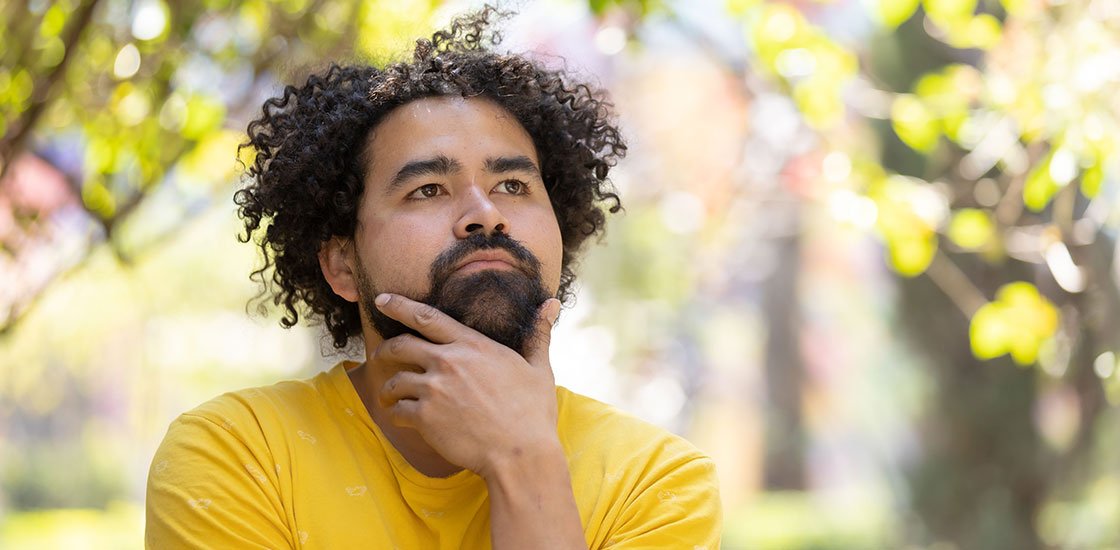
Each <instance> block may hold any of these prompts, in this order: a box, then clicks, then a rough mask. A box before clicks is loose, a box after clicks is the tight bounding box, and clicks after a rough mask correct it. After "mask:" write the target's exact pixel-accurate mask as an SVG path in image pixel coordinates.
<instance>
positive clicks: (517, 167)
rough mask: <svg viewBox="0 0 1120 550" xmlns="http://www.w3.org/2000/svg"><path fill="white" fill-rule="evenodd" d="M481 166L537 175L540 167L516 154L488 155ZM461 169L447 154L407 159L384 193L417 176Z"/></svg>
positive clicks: (496, 170)
mask: <svg viewBox="0 0 1120 550" xmlns="http://www.w3.org/2000/svg"><path fill="white" fill-rule="evenodd" d="M483 168H484V169H485V170H486V171H487V172H489V173H491V174H502V173H505V172H527V173H529V174H532V175H535V176H538V177H539V176H540V169H538V168H537V165H536V163H534V162H533V160H532V159H530V158H529V157H527V156H525V155H518V156H515V157H490V158H488V159H486V163H485V164H484V165H483ZM462 169H463V164H462V163H460V162H459V161H457V160H455V159H453V158H451V157H448V156H447V155H436V156H434V157H432V158H427V159H420V160H413V161H409V162H408V163H406V164H405V165H404V166H402V167H401V169H400V170H397V173H396V174H394V175H393V179H391V180H389V185H388V187H387V188H386V189H385V194H387V195H390V194H393V193H394V192H395V191H396V190H397V189H398V188H400V187H401V186H402V185H404V184H405V183H407V182H408V181H409V180H411V179H413V178H418V177H420V176H446V175H449V174H454V173H455V172H458V171H460V170H462Z"/></svg>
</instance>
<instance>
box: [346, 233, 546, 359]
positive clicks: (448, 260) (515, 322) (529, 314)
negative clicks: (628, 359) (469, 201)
mask: <svg viewBox="0 0 1120 550" xmlns="http://www.w3.org/2000/svg"><path fill="white" fill-rule="evenodd" d="M492 248H500V249H502V250H505V251H506V252H508V253H509V254H510V255H511V256H512V257H513V259H514V264H515V267H516V269H512V270H483V271H477V272H474V273H468V274H466V275H455V267H456V265H457V264H458V263H459V262H460V261H462V260H463V259H464V258H466V257H467V256H468V255H470V254H471V253H473V252H476V251H478V250H486V249H492ZM428 278H429V283H430V284H429V288H430V289H431V290H429V292H428V294H427V295H424V296H413V295H408V294H404V293H398V294H401V295H402V296H405V297H406V298H409V299H412V300H415V301H417V302H422V303H425V304H428V305H430V306H432V307H434V308H436V309H438V310H440V311H442V312H443V313H445V314H447V315H448V316H450V317H451V318H452V319H455V320H456V321H458V322H460V323H462V324H464V325H466V326H468V327H471V328H472V329H474V330H477V331H478V332H480V333H482V334H483V335H484V336H486V337H487V338H489V339H491V340H493V341H495V342H497V343H499V344H502V345H504V346H506V347H508V348H510V349H512V350H514V351H516V352H518V353H520V354H521V355H522V356H524V355H525V353H526V352H527V349H526V345H527V344H528V343H529V340H530V338H531V337H532V336H533V335H534V333H535V332H536V324H537V311H538V309H539V308H540V306H541V304H543V303H544V301H545V300H547V299H548V298H549V293H548V291H547V290H545V287H544V282H543V281H542V280H541V272H540V261H539V260H537V258H536V256H534V255H533V253H532V252H529V250H528V249H526V248H525V247H524V246H522V245H521V243H519V242H517V241H516V240H514V239H513V238H511V237H509V236H507V235H505V234H503V233H495V234H493V235H489V236H488V235H484V234H482V233H474V234H471V235H470V236H469V237H467V238H466V239H463V240H461V241H459V242H457V243H455V245H454V246H452V247H451V248H449V249H447V250H445V251H444V252H443V253H441V254H440V255H439V256H438V257H436V259H435V261H434V262H432V267H431V269H430V272H429V275H428ZM355 279H356V282H357V283H358V297H359V299H360V300H361V302H362V306H363V307H364V309H365V311H366V319H367V320H368V321H369V323H370V324H371V325H372V326H373V328H374V330H376V331H377V333H378V334H380V335H381V337H382V338H384V339H386V340H388V339H389V338H393V337H395V336H400V335H401V334H413V335H415V336H418V337H420V338H424V339H427V338H425V337H424V335H422V334H420V333H419V332H418V331H416V330H414V329H412V328H410V327H408V326H406V325H404V324H403V323H401V322H399V321H397V320H396V319H393V318H391V317H389V316H387V315H385V314H384V313H382V312H381V311H380V310H379V309H377V307H376V305H375V304H374V303H373V300H374V298H376V297H377V295H378V294H380V293H381V292H382V290H380V289H378V288H377V287H375V286H374V285H373V282H372V281H371V280H370V278H369V274H368V273H366V271H365V268H364V267H362V263H361V260H359V261H358V269H357V272H356V277H355ZM388 291H389V292H392V290H391V289H390V290H388Z"/></svg>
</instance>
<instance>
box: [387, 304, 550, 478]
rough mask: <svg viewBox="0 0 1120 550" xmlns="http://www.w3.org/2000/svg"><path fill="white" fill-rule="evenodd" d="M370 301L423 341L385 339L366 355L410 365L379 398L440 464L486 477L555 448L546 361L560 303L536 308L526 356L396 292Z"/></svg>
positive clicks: (389, 382) (393, 418)
mask: <svg viewBox="0 0 1120 550" xmlns="http://www.w3.org/2000/svg"><path fill="white" fill-rule="evenodd" d="M375 304H376V306H377V307H378V309H380V310H381V311H382V312H383V313H385V314H386V315H388V316H389V317H392V318H393V319H396V320H397V321H400V322H401V323H404V324H405V325H407V326H409V327H411V328H413V329H415V330H416V331H417V332H419V333H420V334H422V335H424V338H427V340H424V339H422V338H418V337H416V336H413V335H411V334H404V335H401V336H397V337H395V338H390V339H388V340H385V341H384V342H382V343H381V345H380V346H378V348H377V350H375V351H374V353H373V355H372V357H371V360H372V361H373V362H374V363H375V364H381V365H405V366H409V367H412V368H411V369H405V370H401V371H400V372H398V373H397V374H395V375H393V376H392V377H390V378H389V379H388V380H387V381H386V382H385V384H384V385H383V386H382V387H381V389H380V391H379V392H378V394H377V397H378V402H379V404H380V405H381V406H382V407H385V409H386V412H387V413H388V418H389V421H390V422H392V423H393V424H395V425H397V426H402V427H407V428H412V429H415V430H416V431H418V432H419V433H420V435H421V436H422V437H423V438H424V440H425V441H427V443H428V444H429V445H431V447H432V448H433V449H435V450H436V452H438V453H439V454H440V455H441V456H443V458H444V459H445V460H447V461H448V462H451V463H452V464H455V465H458V466H461V467H463V468H466V469H468V470H471V471H473V472H475V473H476V474H478V475H480V476H482V477H483V478H485V479H490V478H491V476H493V474H494V472H496V471H497V470H498V468H500V467H502V465H503V464H505V463H506V462H507V461H508V460H511V459H514V460H515V459H517V457H519V456H523V455H526V454H528V453H529V452H530V451H536V450H537V449H541V448H546V449H559V437H558V435H557V432H556V420H557V411H556V389H555V380H554V378H553V375H552V366H551V365H550V364H549V359H548V351H549V342H550V340H551V334H552V324H553V323H554V322H555V320H556V317H557V316H558V315H559V312H560V302H559V300H556V299H554V298H550V299H549V300H546V301H545V302H544V304H542V305H541V308H540V309H539V310H538V313H537V325H536V333H535V335H534V337H533V339H532V340H531V341H530V342H529V345H528V346H527V347H528V348H529V349H528V351H527V354H526V356H525V357H522V356H521V355H520V354H518V353H517V352H515V351H513V350H512V349H510V348H508V347H505V346H503V345H501V344H499V343H497V342H494V341H493V340H490V339H489V338H487V337H486V336H484V335H482V334H481V333H479V332H477V331H475V330H474V329H472V328H470V327H468V326H466V325H463V324H462V323H459V322H458V321H456V320H454V319H452V318H451V317H449V316H448V315H446V314H444V313H443V312H441V311H439V310H437V309H436V308H434V307H431V306H429V305H427V304H422V303H419V302H415V301H413V300H409V299H408V298H405V297H403V296H399V295H395V294H381V295H379V296H378V297H377V300H376V301H375ZM416 367H419V369H420V370H421V371H422V372H416V371H415V370H412V369H414V368H416Z"/></svg>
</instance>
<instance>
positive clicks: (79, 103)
mask: <svg viewBox="0 0 1120 550" xmlns="http://www.w3.org/2000/svg"><path fill="white" fill-rule="evenodd" d="M432 9H433V3H432V2H428V1H426V0H425V1H413V2H350V1H345V0H197V1H190V2H165V1H163V0H142V1H137V2H132V1H124V0H61V1H58V2H50V3H47V2H37V1H26V2H18V1H17V2H8V3H5V5H4V6H3V7H2V8H0V20H2V21H3V26H2V27H0V39H2V43H3V44H4V47H3V48H0V129H2V133H3V138H2V139H0V269H2V270H3V271H4V272H5V273H7V275H6V277H5V279H6V281H5V286H6V287H7V288H6V292H4V293H3V294H2V295H0V334H5V333H8V332H10V331H11V330H12V329H13V328H14V327H15V326H16V325H17V322H18V321H19V319H20V318H21V317H22V316H23V315H24V314H26V312H27V311H28V310H29V308H30V307H31V306H32V305H33V304H34V303H35V300H36V298H37V297H38V296H40V295H42V293H43V292H44V291H45V290H46V289H47V288H48V287H49V286H50V284H51V282H52V281H54V280H56V279H57V278H59V277H61V276H63V275H64V274H65V273H67V272H68V271H70V270H73V269H74V268H75V267H77V266H79V265H81V264H82V263H83V262H84V260H85V259H86V258H88V257H89V256H90V254H91V253H92V252H93V251H95V250H97V249H98V248H100V247H108V248H109V249H111V250H112V251H113V253H114V254H115V255H116V257H117V258H119V259H120V261H122V262H126V263H127V262H131V261H133V260H135V259H136V258H137V257H138V256H140V255H142V254H143V253H144V251H145V250H147V249H149V248H150V247H153V246H155V245H157V244H158V243H160V242H161V240H163V239H165V238H167V237H168V236H171V235H174V234H175V233H176V230H177V228H178V227H180V226H181V225H182V224H183V223H185V222H187V221H189V220H190V219H191V218H193V217H194V216H196V215H197V214H198V213H200V212H201V211H204V210H206V209H207V208H208V207H209V205H210V204H212V203H213V202H214V199H215V198H217V197H223V198H224V197H225V196H226V195H228V194H229V193H230V189H231V185H232V183H233V182H234V179H235V178H234V176H235V174H236V173H237V172H236V169H237V164H236V159H234V158H233V157H232V155H231V153H230V152H231V151H234V150H236V146H237V144H238V143H239V142H240V141H241V140H242V134H243V131H242V130H241V129H242V128H243V126H244V125H245V123H246V122H247V121H248V120H249V119H250V118H252V117H253V116H254V115H255V114H256V112H257V110H259V109H260V105H261V104H262V102H263V100H264V98H265V97H267V96H268V95H270V94H271V93H273V92H274V91H275V90H274V88H275V87H276V82H277V80H278V78H282V79H284V80H294V79H295V78H297V77H298V76H299V75H301V74H304V73H306V72H308V70H309V68H310V67H315V66H317V65H320V64H321V63H323V61H322V60H324V59H346V58H350V57H364V58H376V57H377V56H384V55H385V53H384V52H386V51H397V50H400V49H402V48H401V46H403V44H402V41H403V40H405V39H406V38H407V37H408V36H410V35H417V34H418V33H419V32H420V31H424V30H426V27H427V25H426V24H427V19H428V17H429V16H430V15H431V13H432ZM135 221H140V223H134V222H135Z"/></svg>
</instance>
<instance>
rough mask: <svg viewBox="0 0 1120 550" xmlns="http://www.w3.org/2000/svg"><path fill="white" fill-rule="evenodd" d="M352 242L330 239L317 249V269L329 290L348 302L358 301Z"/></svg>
mask: <svg viewBox="0 0 1120 550" xmlns="http://www.w3.org/2000/svg"><path fill="white" fill-rule="evenodd" d="M356 261H357V258H356V257H355V255H354V242H353V241H352V240H351V239H345V238H342V237H337V236H336V237H331V238H330V240H328V241H327V242H325V243H323V246H321V247H319V268H320V269H322V270H323V278H325V279H326V280H327V284H329V285H331V289H332V290H334V293H335V294H338V295H339V296H340V297H342V299H344V300H346V301H348V302H357V301H358V279H357V275H356V274H355V273H354V270H355V269H356V267H355V264H354V262H356Z"/></svg>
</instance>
